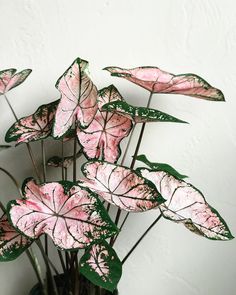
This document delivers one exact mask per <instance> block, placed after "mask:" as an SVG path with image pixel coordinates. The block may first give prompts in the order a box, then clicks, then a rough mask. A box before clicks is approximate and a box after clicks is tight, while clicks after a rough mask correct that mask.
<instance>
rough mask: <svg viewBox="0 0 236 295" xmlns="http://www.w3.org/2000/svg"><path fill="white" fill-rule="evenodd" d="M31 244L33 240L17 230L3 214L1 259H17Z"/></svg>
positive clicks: (1, 219) (1, 221) (0, 239)
mask: <svg viewBox="0 0 236 295" xmlns="http://www.w3.org/2000/svg"><path fill="white" fill-rule="evenodd" d="M31 244H32V240H30V239H27V238H26V237H25V236H23V235H21V234H20V233H19V232H17V231H16V230H15V228H14V227H13V226H12V225H11V224H10V223H9V221H8V219H7V215H6V214H3V215H2V217H1V218H0V261H10V260H14V259H16V258H17V257H18V256H19V255H21V254H22V253H23V252H24V251H25V250H26V249H27V248H28V247H29V246H30V245H31Z"/></svg>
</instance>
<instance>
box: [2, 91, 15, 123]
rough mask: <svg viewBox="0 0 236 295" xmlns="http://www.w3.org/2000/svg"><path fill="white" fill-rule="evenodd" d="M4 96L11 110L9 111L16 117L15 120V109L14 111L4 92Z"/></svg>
mask: <svg viewBox="0 0 236 295" xmlns="http://www.w3.org/2000/svg"><path fill="white" fill-rule="evenodd" d="M4 98H5V100H6V102H7V104H8V106H9V108H10V110H11V112H12V114H13V116H14V118H15V119H16V121H18V118H17V115H16V113H15V111H14V109H13V107H12V105H11V103H10V101H9V100H8V98H7V96H6V94H4Z"/></svg>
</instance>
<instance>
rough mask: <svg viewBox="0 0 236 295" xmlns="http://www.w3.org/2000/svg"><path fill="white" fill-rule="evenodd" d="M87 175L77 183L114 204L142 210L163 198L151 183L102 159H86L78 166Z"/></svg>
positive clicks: (151, 206)
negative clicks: (82, 164) (85, 161)
mask: <svg viewBox="0 0 236 295" xmlns="http://www.w3.org/2000/svg"><path fill="white" fill-rule="evenodd" d="M81 170H82V172H83V174H84V175H85V176H86V178H87V179H85V180H83V181H82V182H81V183H80V185H81V186H84V187H87V188H89V189H90V190H92V191H94V192H96V193H97V194H98V195H99V196H101V197H102V198H104V199H105V200H106V201H107V202H109V203H111V204H113V205H116V206H117V207H119V208H121V209H123V210H126V211H133V212H142V211H146V210H150V209H152V208H155V207H157V206H158V205H159V204H160V203H162V202H163V201H164V199H163V198H162V196H161V195H160V194H159V193H158V191H157V190H156V189H155V186H154V185H153V184H152V183H151V182H150V181H148V180H146V179H145V178H143V177H141V176H139V175H138V174H137V173H136V172H135V171H133V170H130V169H129V168H126V167H123V166H118V165H114V164H110V163H107V162H102V161H95V162H94V161H90V162H87V163H85V165H84V166H83V167H82V168H81Z"/></svg>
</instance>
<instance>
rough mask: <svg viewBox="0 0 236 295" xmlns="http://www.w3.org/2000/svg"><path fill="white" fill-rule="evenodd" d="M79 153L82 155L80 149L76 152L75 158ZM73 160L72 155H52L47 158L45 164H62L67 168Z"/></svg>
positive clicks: (56, 165) (58, 165)
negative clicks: (62, 156)
mask: <svg viewBox="0 0 236 295" xmlns="http://www.w3.org/2000/svg"><path fill="white" fill-rule="evenodd" d="M81 155H82V152H81V150H80V151H78V153H77V154H76V159H78V158H79V157H80V156H81ZM73 161H74V156H69V157H64V159H62V158H61V157H58V156H54V157H51V158H49V159H48V161H47V166H51V167H62V166H63V167H64V168H69V167H70V165H72V163H73Z"/></svg>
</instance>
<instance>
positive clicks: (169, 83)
mask: <svg viewBox="0 0 236 295" xmlns="http://www.w3.org/2000/svg"><path fill="white" fill-rule="evenodd" d="M105 70H107V71H109V72H110V73H111V75H112V76H117V77H122V78H125V79H127V80H128V81H131V82H133V83H135V84H137V85H139V86H141V87H143V88H145V89H147V90H148V91H150V92H152V93H172V94H182V95H188V96H193V97H198V98H201V99H206V100H214V101H224V100H225V99H224V95H223V93H222V92H221V91H220V90H219V89H217V88H214V87H212V86H211V85H210V84H209V83H207V82H206V81H205V80H204V79H202V78H201V77H199V76H197V75H194V74H180V75H174V74H171V73H168V72H165V71H162V70H161V69H159V68H157V67H138V68H134V69H122V68H118V67H107V68H105Z"/></svg>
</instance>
